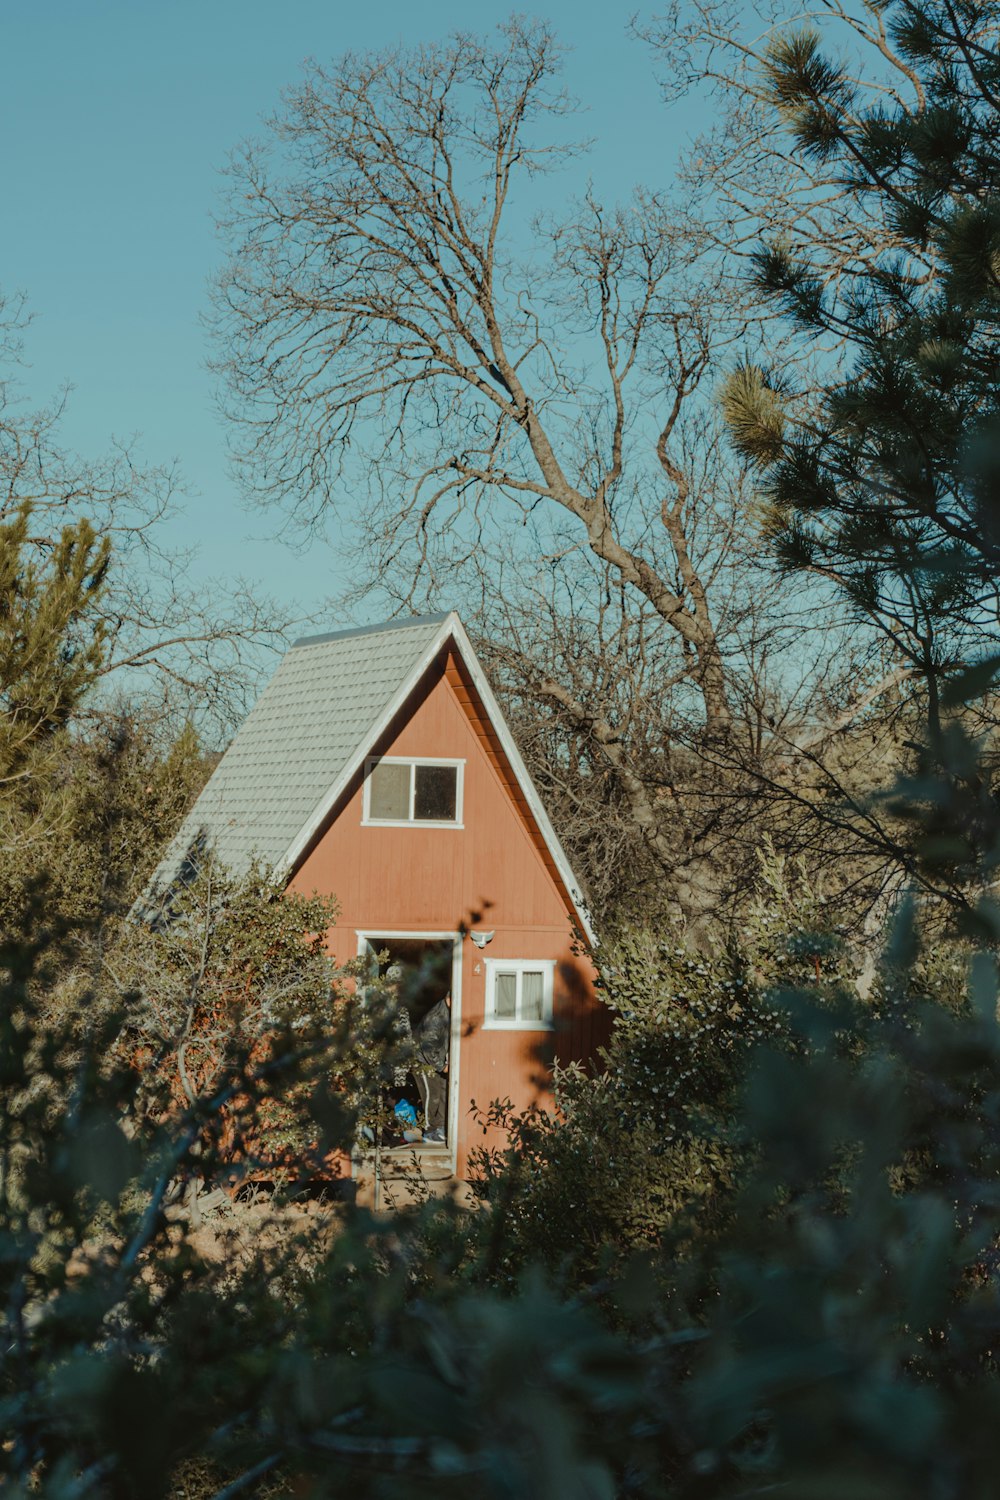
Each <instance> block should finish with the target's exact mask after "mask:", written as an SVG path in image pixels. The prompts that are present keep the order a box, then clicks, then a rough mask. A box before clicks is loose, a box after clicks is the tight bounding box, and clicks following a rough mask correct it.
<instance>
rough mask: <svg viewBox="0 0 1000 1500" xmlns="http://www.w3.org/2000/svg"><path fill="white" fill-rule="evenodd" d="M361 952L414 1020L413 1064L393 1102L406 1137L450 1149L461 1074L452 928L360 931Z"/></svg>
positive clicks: (399, 1078)
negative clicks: (433, 931)
mask: <svg viewBox="0 0 1000 1500" xmlns="http://www.w3.org/2000/svg"><path fill="white" fill-rule="evenodd" d="M358 937H359V944H358V947H359V952H361V953H367V954H368V955H369V956H370V958H371V960H372V962H373V963H377V967H378V974H379V978H380V979H382V980H388V981H389V982H390V983H393V984H395V985H396V986H397V987H398V993H399V1002H400V1006H401V1008H402V1009H403V1010H404V1011H405V1013H406V1016H407V1019H408V1021H409V1030H410V1037H411V1046H410V1048H409V1049H408V1050H409V1052H410V1059H409V1065H408V1066H407V1067H406V1068H400V1069H399V1070H398V1072H397V1074H396V1077H395V1079H394V1087H393V1089H392V1096H391V1099H390V1101H389V1102H390V1105H391V1108H392V1111H393V1114H394V1117H395V1118H396V1120H397V1122H398V1125H399V1132H400V1136H401V1138H402V1139H404V1140H407V1141H408V1142H411V1143H413V1144H416V1143H417V1141H416V1139H415V1137H419V1144H420V1145H421V1147H422V1148H427V1149H437V1150H441V1151H447V1150H448V1149H449V1147H450V1145H453V1136H454V1131H453V1128H452V1127H453V1119H452V1116H453V1107H452V1096H453V1094H454V1092H455V1084H456V1079H457V1063H458V1056H457V1047H456V1046H455V1043H454V1038H455V1037H456V1036H457V1029H456V1026H457V1018H458V1012H457V1001H458V993H457V991H458V984H459V980H460V973H461V970H460V967H459V965H460V951H461V950H460V947H459V945H458V943H457V941H456V938H455V937H454V936H453V935H452V934H448V935H444V934H433V935H432V934H427V935H424V934H416V933H406V934H402V933H378V932H365V933H359V934H358Z"/></svg>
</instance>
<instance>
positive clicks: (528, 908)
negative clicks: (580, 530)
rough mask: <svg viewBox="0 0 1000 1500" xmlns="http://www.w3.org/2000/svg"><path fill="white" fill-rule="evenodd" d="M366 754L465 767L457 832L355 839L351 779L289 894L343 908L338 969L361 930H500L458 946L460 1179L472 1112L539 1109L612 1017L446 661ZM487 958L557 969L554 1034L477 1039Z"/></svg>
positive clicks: (357, 802)
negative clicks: (551, 1075)
mask: <svg viewBox="0 0 1000 1500" xmlns="http://www.w3.org/2000/svg"><path fill="white" fill-rule="evenodd" d="M372 753H373V754H376V755H400V756H414V757H422V756H436V757H442V758H445V757H452V758H455V759H464V761H465V785H464V802H463V827H462V828H421V827H418V826H414V827H408V828H390V827H383V828H379V827H367V828H366V827H362V824H361V816H362V778H361V776H360V775H358V776H357V777H356V778H355V781H354V784H353V785H352V786H351V787H349V788H348V790H347V793H346V794H345V797H344V799H343V800H342V802H341V805H340V807H339V808H338V809H335V811H334V814H333V816H332V819H331V821H330V823H329V825H328V827H327V828H326V830H325V831H324V832H323V833H322V834H321V835H320V836H319V838H318V839H317V841H316V843H315V844H314V846H313V848H312V849H311V851H310V852H309V853H308V854H307V855H306V857H305V858H304V860H303V862H302V864H301V865H300V866H299V868H298V870H297V871H296V873H295V875H294V877H293V880H292V882H291V884H292V887H293V888H294V889H295V890H298V891H303V892H312V891H319V892H322V893H325V894H332V895H334V896H335V897H336V898H337V899H338V901H339V902H340V906H341V911H340V917H339V920H338V922H337V925H336V927H335V928H333V929H332V931H331V933H330V938H329V941H330V948H331V951H332V952H333V953H334V955H335V956H336V957H337V959H338V960H344V959H346V958H349V957H353V955H354V954H355V953H356V952H357V946H358V938H357V934H358V932H359V931H361V932H369V933H371V932H385V933H390V932H396V933H401V932H405V933H419V932H428V933H431V932H438V933H440V932H453V931H456V930H457V928H458V925H459V922H461V921H465V922H466V923H468V922H469V920H470V914H471V913H473V912H476V911H478V912H480V913H482V915H481V917H480V918H479V919H478V920H477V921H476V923H475V925H476V927H477V928H481V929H485V930H487V931H488V930H489V929H491V928H493V929H495V930H496V937H495V938H494V940H493V942H492V943H490V945H489V946H488V948H487V949H486V950H485V951H480V950H479V949H477V948H476V947H475V946H474V945H473V944H472V943H471V942H470V941H469V940H466V941H465V942H464V943H463V945H462V946H463V952H462V993H461V1030H462V1041H461V1049H460V1057H459V1060H458V1062H459V1103H458V1112H457V1116H458V1117H457V1120H455V1121H453V1122H452V1130H453V1131H454V1129H455V1126H456V1125H457V1147H458V1152H457V1163H456V1166H457V1171H458V1173H459V1175H460V1176H461V1175H464V1172H465V1163H466V1158H467V1153H468V1150H469V1147H470V1146H472V1145H476V1144H478V1143H480V1142H481V1141H482V1140H483V1137H482V1135H481V1133H480V1132H479V1130H478V1128H477V1127H475V1126H473V1125H472V1122H471V1120H470V1118H469V1109H470V1106H471V1103H472V1101H473V1100H475V1102H476V1103H477V1104H478V1105H479V1106H480V1107H483V1108H485V1107H486V1106H487V1105H488V1104H489V1103H490V1101H491V1100H492V1099H495V1098H504V1097H508V1096H509V1097H510V1098H511V1100H512V1101H513V1103H514V1104H515V1106H516V1107H517V1108H526V1107H527V1106H528V1105H529V1104H531V1103H532V1102H538V1103H543V1102H544V1101H545V1100H546V1098H547V1085H548V1078H547V1069H548V1066H549V1065H550V1064H551V1061H552V1057H553V1054H555V1055H558V1057H559V1058H560V1059H561V1060H563V1061H569V1060H570V1059H578V1060H587V1059H589V1058H591V1057H592V1056H593V1055H594V1054H595V1052H596V1049H597V1047H598V1046H599V1045H600V1044H601V1043H602V1042H603V1041H604V1040H605V1039H606V1034H607V1012H606V1011H605V1010H604V1009H603V1007H601V1006H599V1005H598V1004H597V1003H596V1001H595V999H594V993H593V983H592V976H593V970H592V966H591V964H590V962H589V960H588V959H587V958H586V957H585V956H580V955H578V954H575V953H574V952H573V940H572V931H571V929H572V925H573V915H572V907H571V902H570V899H569V896H568V893H567V891H566V889H565V887H564V886H563V884H562V881H561V880H560V877H559V875H558V871H557V869H556V867H555V864H554V862H553V860H552V857H551V855H550V854H549V852H548V849H547V848H546V846H545V843H544V840H543V839H542V838H541V836H540V834H539V833H538V830H537V828H536V826H535V824H534V820H533V818H532V816H531V813H530V810H529V808H528V806H527V803H526V801H525V799H524V796H523V794H522V793H521V791H520V788H519V787H518V786H517V783H516V780H515V778H514V776H513V773H512V771H511V769H510V766H509V765H508V763H507V761H506V757H505V756H504V754H503V750H502V747H501V746H500V744H499V741H498V740H497V737H496V734H495V732H494V731H493V729H492V726H491V725H490V724H489V721H488V719H487V717H486V714H485V712H484V710H483V707H482V704H481V703H480V702H479V699H478V695H477V694H476V691H475V687H474V685H473V684H472V682H471V681H470V680H469V678H468V676H467V673H466V672H465V669H464V666H463V665H462V663H461V662H460V660H458V658H457V656H456V655H455V653H454V652H452V651H450V650H448V651H446V652H445V653H443V654H442V658H441V659H440V660H439V662H438V663H437V665H436V667H435V668H433V669H432V670H431V671H430V672H429V673H428V674H427V676H426V677H425V678H424V681H423V682H422V684H421V685H420V687H419V688H418V689H417V690H416V691H415V692H414V693H413V695H412V697H411V699H410V701H409V702H408V703H407V705H406V706H405V708H404V710H403V711H402V712H401V713H400V714H399V715H398V716H397V719H396V721H395V722H394V724H393V725H391V726H390V728H389V730H388V731H387V733H386V735H385V736H384V737H383V739H382V741H381V742H380V743H379V744H378V745H376V746H374V747H373V749H372ZM487 957H489V958H491V959H496V958H510V959H515V958H527V959H530V958H546V959H554V960H556V979H555V1004H554V1010H555V1016H554V1020H555V1026H554V1029H553V1030H552V1031H542V1030H539V1031H521V1030H518V1031H505V1030H488V1029H484V1027H483V1020H484V1011H485V998H486V966H485V962H484V960H485V958H487ZM453 1138H454V1137H453Z"/></svg>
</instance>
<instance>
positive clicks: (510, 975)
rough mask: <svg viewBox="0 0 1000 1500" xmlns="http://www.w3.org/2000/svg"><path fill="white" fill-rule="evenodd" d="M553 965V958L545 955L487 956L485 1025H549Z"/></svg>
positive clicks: (529, 1027)
mask: <svg viewBox="0 0 1000 1500" xmlns="http://www.w3.org/2000/svg"><path fill="white" fill-rule="evenodd" d="M555 967H556V966H555V963H554V962H553V960H551V959H544V958H542V959H538V958H536V959H526V958H518V959H502V958H488V959H487V960H486V1021H485V1025H486V1026H487V1027H489V1026H497V1027H500V1026H506V1027H508V1028H512V1029H517V1028H523V1029H525V1030H532V1029H533V1030H545V1029H548V1028H549V1027H550V1026H551V1025H552V991H553V980H554V975H555Z"/></svg>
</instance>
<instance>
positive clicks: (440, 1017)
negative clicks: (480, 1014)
mask: <svg viewBox="0 0 1000 1500" xmlns="http://www.w3.org/2000/svg"><path fill="white" fill-rule="evenodd" d="M450 1043H451V996H450V995H445V997H444V998H443V999H442V1000H439V1001H438V1003H437V1004H436V1005H432V1006H431V1008H430V1010H429V1011H428V1012H427V1014H426V1016H424V1018H423V1020H422V1021H421V1022H420V1023H419V1025H417V1026H415V1027H414V1029H413V1044H414V1048H415V1050H416V1054H417V1063H416V1067H415V1068H414V1070H413V1073H414V1077H415V1078H416V1080H417V1088H418V1089H419V1090H420V1101H421V1103H422V1104H423V1106H424V1126H425V1128H424V1140H425V1141H427V1142H429V1143H430V1144H431V1145H436V1144H439V1143H443V1142H444V1139H445V1130H444V1127H445V1090H446V1087H447V1073H448V1051H449V1047H450Z"/></svg>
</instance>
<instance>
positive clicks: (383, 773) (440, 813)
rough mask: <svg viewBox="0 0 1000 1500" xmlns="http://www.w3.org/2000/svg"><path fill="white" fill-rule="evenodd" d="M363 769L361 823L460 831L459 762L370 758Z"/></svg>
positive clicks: (394, 757)
mask: <svg viewBox="0 0 1000 1500" xmlns="http://www.w3.org/2000/svg"><path fill="white" fill-rule="evenodd" d="M366 769H367V775H366V776H365V786H364V798H363V812H362V821H363V822H365V823H391V824H404V823H426V824H430V825H432V826H435V827H440V828H447V827H450V828H458V827H461V823H462V780H463V777H462V772H463V769H464V762H463V761H460V760H404V759H403V758H402V757H399V756H386V757H383V758H381V759H375V758H374V757H373V758H372V759H371V760H369V761H368V763H367V768H366Z"/></svg>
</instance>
